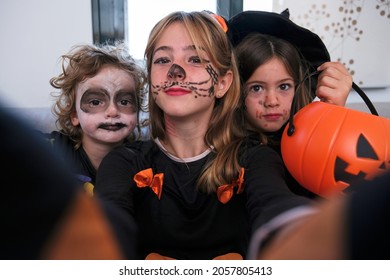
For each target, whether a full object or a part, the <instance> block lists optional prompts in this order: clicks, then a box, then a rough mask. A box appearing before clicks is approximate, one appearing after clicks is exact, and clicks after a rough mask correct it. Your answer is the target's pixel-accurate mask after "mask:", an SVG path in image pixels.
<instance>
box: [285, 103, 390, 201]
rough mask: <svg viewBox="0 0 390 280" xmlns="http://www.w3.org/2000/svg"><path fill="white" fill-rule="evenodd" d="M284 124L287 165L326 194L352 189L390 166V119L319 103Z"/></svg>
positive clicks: (297, 176)
mask: <svg viewBox="0 0 390 280" xmlns="http://www.w3.org/2000/svg"><path fill="white" fill-rule="evenodd" d="M293 120H294V126H295V127H294V130H293V132H292V133H291V131H290V132H289V131H288V130H289V125H287V126H286V128H285V130H284V132H283V136H282V141H281V151H282V156H283V160H284V162H285V164H286V167H287V169H288V170H289V171H290V173H291V174H292V175H293V176H294V177H295V179H296V180H297V181H298V182H299V183H300V184H301V185H302V186H303V187H305V188H307V189H308V190H310V191H312V192H314V193H316V194H318V195H320V196H322V197H330V196H333V195H334V194H340V193H342V194H346V193H349V192H353V191H354V189H353V187H350V186H351V184H352V183H353V182H356V181H363V180H371V179H373V178H374V177H375V176H377V175H380V174H383V173H384V172H386V171H388V170H390V119H387V118H384V117H380V116H376V115H373V114H369V113H365V112H361V111H357V110H352V109H349V108H346V107H341V106H336V105H332V104H328V103H324V102H320V101H315V102H312V103H311V104H309V105H307V106H305V107H303V108H302V109H301V110H299V111H298V112H297V113H296V114H295V116H294V118H293Z"/></svg>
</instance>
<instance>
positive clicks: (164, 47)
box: [154, 45, 196, 53]
mask: <svg viewBox="0 0 390 280" xmlns="http://www.w3.org/2000/svg"><path fill="white" fill-rule="evenodd" d="M182 49H183V50H185V51H187V50H196V47H195V45H188V46H185V47H184V48H182ZM158 51H173V48H172V47H170V46H160V47H158V48H156V49H155V50H154V53H156V52H158Z"/></svg>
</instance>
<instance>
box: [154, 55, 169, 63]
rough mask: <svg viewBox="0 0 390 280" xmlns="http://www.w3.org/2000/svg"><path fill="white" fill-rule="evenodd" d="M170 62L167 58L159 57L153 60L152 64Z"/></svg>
mask: <svg viewBox="0 0 390 280" xmlns="http://www.w3.org/2000/svg"><path fill="white" fill-rule="evenodd" d="M169 62H171V60H170V59H169V58H167V57H159V58H156V59H155V60H154V62H153V63H154V64H166V63H169Z"/></svg>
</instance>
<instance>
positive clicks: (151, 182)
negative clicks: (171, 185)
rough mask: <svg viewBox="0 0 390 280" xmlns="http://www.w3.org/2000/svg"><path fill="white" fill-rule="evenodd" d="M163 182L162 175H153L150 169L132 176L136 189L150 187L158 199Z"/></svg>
mask: <svg viewBox="0 0 390 280" xmlns="http://www.w3.org/2000/svg"><path fill="white" fill-rule="evenodd" d="M163 180H164V173H158V174H156V175H153V170H152V168H148V169H145V170H142V171H140V172H138V173H137V174H135V175H134V181H135V183H136V184H137V187H139V188H143V187H150V188H151V189H152V191H153V192H154V193H155V194H156V195H157V197H158V199H160V198H161V193H162V185H163Z"/></svg>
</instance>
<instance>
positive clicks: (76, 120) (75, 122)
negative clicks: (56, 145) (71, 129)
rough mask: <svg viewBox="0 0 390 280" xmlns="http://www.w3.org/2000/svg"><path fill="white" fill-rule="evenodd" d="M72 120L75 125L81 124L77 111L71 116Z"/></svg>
mask: <svg viewBox="0 0 390 280" xmlns="http://www.w3.org/2000/svg"><path fill="white" fill-rule="evenodd" d="M70 121H71V122H72V124H73V126H78V125H79V124H80V121H79V118H78V117H77V112H76V111H74V112H72V114H71V116H70Z"/></svg>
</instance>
